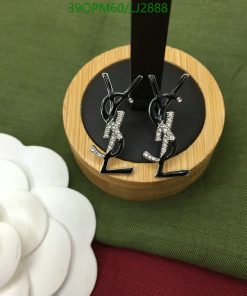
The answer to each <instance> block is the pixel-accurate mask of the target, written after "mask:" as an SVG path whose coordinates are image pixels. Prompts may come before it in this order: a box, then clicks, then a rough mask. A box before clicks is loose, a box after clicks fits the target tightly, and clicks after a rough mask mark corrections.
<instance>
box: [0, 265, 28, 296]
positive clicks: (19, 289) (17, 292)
mask: <svg viewBox="0 0 247 296" xmlns="http://www.w3.org/2000/svg"><path fill="white" fill-rule="evenodd" d="M0 296H29V279H28V275H27V273H26V272H25V269H24V268H22V266H19V267H18V270H17V271H16V273H15V275H14V276H13V278H12V279H11V281H10V282H9V283H8V284H7V285H6V286H4V287H3V288H2V289H0Z"/></svg>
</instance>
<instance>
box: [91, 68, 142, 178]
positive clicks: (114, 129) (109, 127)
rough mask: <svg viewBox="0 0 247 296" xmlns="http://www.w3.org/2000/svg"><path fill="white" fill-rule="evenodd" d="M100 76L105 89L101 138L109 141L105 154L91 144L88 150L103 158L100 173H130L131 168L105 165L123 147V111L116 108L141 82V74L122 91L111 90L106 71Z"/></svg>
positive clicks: (102, 104)
mask: <svg viewBox="0 0 247 296" xmlns="http://www.w3.org/2000/svg"><path fill="white" fill-rule="evenodd" d="M102 77H103V79H104V82H105V85H106V89H107V96H106V97H105V98H104V99H103V101H102V103H101V115H102V118H103V119H104V121H105V123H106V127H105V132H104V135H103V138H104V139H109V143H108V147H107V149H106V153H105V154H103V153H101V152H100V151H99V150H98V149H97V148H96V147H95V146H92V147H91V148H90V150H91V152H92V153H94V154H95V155H97V156H98V157H100V158H103V159H104V162H103V166H102V168H101V171H100V172H101V173H103V174H105V173H110V174H130V173H132V171H133V168H126V169H113V170H109V169H107V165H108V161H109V160H110V158H112V157H116V156H118V155H119V154H120V153H121V152H122V150H123V148H124V138H123V135H122V133H121V125H122V122H123V119H124V115H125V112H124V111H121V110H118V108H119V106H120V105H121V103H122V102H123V101H124V100H129V99H130V94H131V92H132V91H133V89H134V88H135V87H136V86H137V85H138V84H139V83H140V82H141V80H142V78H143V76H141V75H139V76H137V77H136V79H135V80H134V81H133V82H132V83H131V85H130V86H129V87H128V88H127V89H126V91H124V92H115V91H114V90H113V86H112V83H111V80H110V77H109V75H108V74H107V73H103V74H102Z"/></svg>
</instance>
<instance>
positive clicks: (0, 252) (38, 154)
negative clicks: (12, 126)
mask: <svg viewBox="0 0 247 296" xmlns="http://www.w3.org/2000/svg"><path fill="white" fill-rule="evenodd" d="M68 182H69V174H68V168H67V166H66V163H65V162H64V160H63V159H62V158H61V157H60V156H59V155H58V154H57V153H55V152H54V151H52V150H50V149H47V148H44V147H36V146H30V147H26V146H24V145H23V144H22V143H21V142H20V141H18V140H17V139H15V138H14V137H11V136H9V135H5V134H0V225H1V227H0V286H2V287H0V296H51V295H56V296H89V295H90V294H91V292H92V290H93V288H94V285H95V282H96V276H97V264H96V259H95V256H94V253H93V250H92V248H91V242H92V239H93V237H94V234H95V227H96V219H95V213H94V210H93V208H92V205H91V204H90V202H89V201H88V200H87V199H86V197H84V196H83V195H82V194H80V193H79V192H76V191H74V190H71V189H68V188H67V186H68ZM29 190H31V191H29ZM3 222H4V223H3ZM10 246H11V247H10Z"/></svg>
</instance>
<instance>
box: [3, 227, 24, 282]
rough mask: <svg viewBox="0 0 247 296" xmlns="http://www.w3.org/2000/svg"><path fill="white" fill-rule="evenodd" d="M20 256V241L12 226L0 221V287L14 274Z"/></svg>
mask: <svg viewBox="0 0 247 296" xmlns="http://www.w3.org/2000/svg"><path fill="white" fill-rule="evenodd" d="M20 257H21V241H20V238H19V236H18V234H17V232H16V231H15V229H14V228H13V227H11V226H10V225H8V224H6V223H2V222H0V288H1V287H3V286H4V285H6V284H7V283H8V281H9V280H10V279H11V278H12V276H13V275H14V273H15V271H16V268H17V266H18V263H19V261H20Z"/></svg>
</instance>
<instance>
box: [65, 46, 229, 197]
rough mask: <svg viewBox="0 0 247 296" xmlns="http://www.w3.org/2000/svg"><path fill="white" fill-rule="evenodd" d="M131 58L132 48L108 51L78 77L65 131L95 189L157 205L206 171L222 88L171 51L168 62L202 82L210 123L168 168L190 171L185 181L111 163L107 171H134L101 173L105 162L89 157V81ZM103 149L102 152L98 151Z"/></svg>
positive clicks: (142, 166) (221, 116)
mask: <svg viewBox="0 0 247 296" xmlns="http://www.w3.org/2000/svg"><path fill="white" fill-rule="evenodd" d="M128 58H130V47H129V46H123V47H119V48H115V49H112V50H110V51H107V52H105V53H103V54H101V55H99V56H97V57H96V58H94V59H93V60H91V61H90V62H89V63H87V64H86V65H85V66H84V67H82V68H81V70H80V71H79V72H78V73H77V74H76V76H75V77H74V79H73V80H72V82H71V84H70V85H69V88H68V90H67V92H66V95H65V99H64V106H63V121H64V128H65V132H66V135H67V138H68V140H69V143H70V146H71V149H72V152H73V154H74V156H75V159H76V161H77V163H78V165H79V166H80V168H81V169H82V171H83V172H84V173H85V175H86V176H87V177H88V178H89V180H91V181H92V182H93V183H94V184H95V185H96V186H98V187H99V188H101V189H102V190H104V191H106V192H107V193H109V194H111V195H114V196H117V197H121V198H125V199H131V200H154V199H159V198H162V197H167V196H170V195H174V194H176V193H178V192H180V191H182V190H184V189H185V188H186V187H187V186H189V185H190V184H192V183H193V182H194V181H195V180H196V179H197V178H198V177H199V176H200V175H201V174H202V173H203V171H204V170H205V169H206V167H207V164H208V162H209V160H210V157H211V155H212V153H213V151H214V149H215V147H216V145H217V143H218V141H219V139H220V136H221V133H222V130H223V126H224V120H225V108H224V101H223V97H222V94H221V92H220V89H219V87H218V85H217V82H216V81H215V79H214V77H213V76H212V74H211V73H210V72H209V71H208V70H207V69H206V67H204V66H203V65H202V64H201V63H200V62H198V61H197V60H196V59H195V58H193V57H192V56H190V55H188V54H187V53H185V52H183V51H181V50H178V49H175V48H171V47H167V49H166V56H165V59H166V61H168V62H170V63H172V64H175V65H176V66H178V67H180V68H181V69H182V70H183V71H184V72H187V73H189V74H190V75H191V76H192V77H193V79H194V80H195V81H196V82H197V83H198V86H199V87H200V89H201V91H202V93H203V95H204V98H205V107H206V118H205V123H204V126H203V129H202V131H201V133H200V135H199V136H198V138H197V139H196V141H195V142H194V143H193V144H192V145H191V146H190V147H189V148H188V149H186V150H185V151H183V152H182V153H180V154H178V155H176V156H175V157H173V158H171V159H169V160H168V161H166V163H165V168H166V171H174V170H180V169H190V174H189V175H188V176H187V177H179V178H178V177H172V178H165V179H162V178H156V177H155V176H154V173H155V170H156V167H157V164H155V163H134V162H128V161H124V160H121V159H117V158H115V159H112V160H111V161H110V163H109V168H123V167H133V168H134V172H133V173H132V174H130V175H124V174H118V175H114V174H112V175H110V174H100V173H99V171H100V168H101V166H102V159H100V158H98V157H97V156H95V155H94V154H92V153H91V152H90V147H91V146H92V145H95V146H96V147H97V145H96V144H95V143H94V142H93V141H92V140H91V138H90V137H89V136H88V134H87V132H86V130H85V128H84V125H83V123H82V120H81V113H80V107H81V100H82V97H83V94H84V92H85V90H86V88H87V86H88V84H89V82H90V81H91V80H92V79H93V78H94V77H95V76H96V75H97V74H98V73H99V72H101V71H102V70H103V69H104V68H106V67H107V66H109V65H111V64H113V63H116V62H118V61H121V60H124V59H128ZM98 149H99V150H101V149H100V148H99V147H98Z"/></svg>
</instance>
